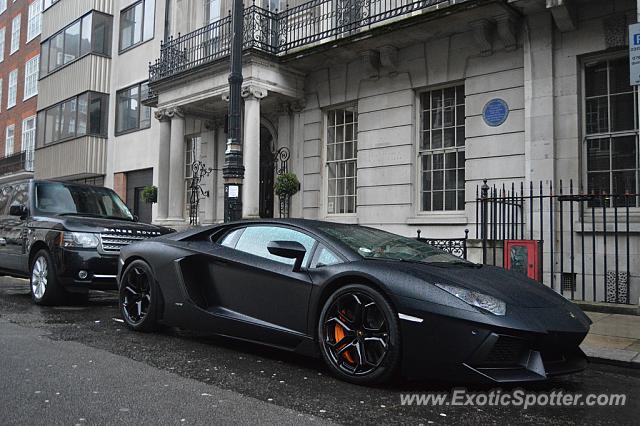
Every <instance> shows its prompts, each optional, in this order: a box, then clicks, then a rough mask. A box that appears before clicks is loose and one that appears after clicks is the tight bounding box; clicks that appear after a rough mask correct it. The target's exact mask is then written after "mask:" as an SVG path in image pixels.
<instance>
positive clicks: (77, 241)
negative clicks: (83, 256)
mask: <svg viewBox="0 0 640 426" xmlns="http://www.w3.org/2000/svg"><path fill="white" fill-rule="evenodd" d="M99 244H100V239H99V238H98V235H97V234H92V233H90V232H65V233H64V239H63V245H64V247H79V248H97V247H98V245H99Z"/></svg>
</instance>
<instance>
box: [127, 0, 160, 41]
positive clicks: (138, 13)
mask: <svg viewBox="0 0 640 426" xmlns="http://www.w3.org/2000/svg"><path fill="white" fill-rule="evenodd" d="M155 8H156V2H155V0H141V1H139V2H137V3H135V4H133V5H132V6H130V7H128V8H126V9H125V10H123V11H122V12H121V13H120V51H122V50H126V49H129V48H131V47H133V46H135V45H137V44H140V43H142V42H144V41H147V40H151V39H152V38H153V31H154V21H155Z"/></svg>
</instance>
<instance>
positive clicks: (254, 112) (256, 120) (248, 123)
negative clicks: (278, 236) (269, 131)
mask: <svg viewBox="0 0 640 426" xmlns="http://www.w3.org/2000/svg"><path fill="white" fill-rule="evenodd" d="M265 96H267V91H266V90H265V89H262V88H259V87H255V86H247V87H244V88H243V89H242V97H243V98H244V144H243V148H242V150H243V156H244V183H243V189H242V217H243V218H245V219H246V218H249V219H251V218H258V217H260V100H261V99H262V98H264V97H265Z"/></svg>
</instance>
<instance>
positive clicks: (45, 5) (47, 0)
mask: <svg viewBox="0 0 640 426" xmlns="http://www.w3.org/2000/svg"><path fill="white" fill-rule="evenodd" d="M58 1H59V0H43V2H42V10H47V9H49V8H50V7H51V6H53V5H54V4H56V3H58Z"/></svg>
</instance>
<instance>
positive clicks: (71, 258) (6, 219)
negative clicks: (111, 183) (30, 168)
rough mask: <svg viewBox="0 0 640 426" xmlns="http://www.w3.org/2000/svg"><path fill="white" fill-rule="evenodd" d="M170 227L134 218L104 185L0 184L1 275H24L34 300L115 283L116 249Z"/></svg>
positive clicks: (81, 294)
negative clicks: (29, 282)
mask: <svg viewBox="0 0 640 426" xmlns="http://www.w3.org/2000/svg"><path fill="white" fill-rule="evenodd" d="M169 232H173V230H171V229H168V228H163V227H160V226H155V225H149V224H144V223H139V222H137V218H136V217H134V216H133V215H132V214H131V212H130V211H129V209H128V208H127V206H126V205H125V204H124V202H123V201H122V200H121V199H120V197H118V195H117V194H116V193H115V192H114V191H113V190H111V189H108V188H102V187H96V186H89V185H80V184H75V183H66V182H55V181H41V180H31V181H28V182H20V183H11V184H5V185H0V274H5V275H11V276H16V277H24V278H30V280H31V286H30V287H31V297H32V299H33V301H34V302H35V303H37V304H43V305H50V304H57V303H63V302H67V301H70V300H69V299H74V301H82V300H86V298H87V294H88V290H89V289H117V283H116V274H117V270H118V255H119V253H120V248H121V247H123V246H126V245H128V244H131V243H134V242H136V241H140V240H144V239H148V238H153V237H157V236H160V235H163V234H167V233H169Z"/></svg>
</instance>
